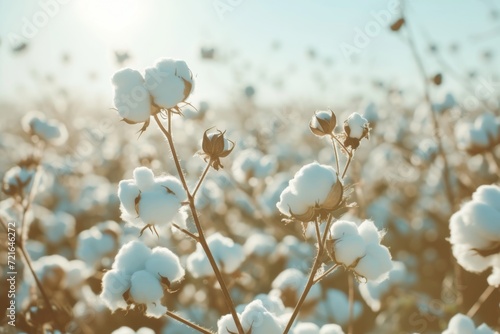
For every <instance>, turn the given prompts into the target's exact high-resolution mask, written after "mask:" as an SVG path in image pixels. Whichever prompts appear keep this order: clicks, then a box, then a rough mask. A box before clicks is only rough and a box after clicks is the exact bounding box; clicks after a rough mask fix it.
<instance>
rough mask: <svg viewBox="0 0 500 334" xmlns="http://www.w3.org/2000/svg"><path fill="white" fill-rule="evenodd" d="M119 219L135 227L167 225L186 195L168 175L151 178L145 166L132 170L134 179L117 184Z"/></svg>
mask: <svg viewBox="0 0 500 334" xmlns="http://www.w3.org/2000/svg"><path fill="white" fill-rule="evenodd" d="M118 197H119V199H120V203H121V205H120V210H121V212H122V215H121V217H122V219H123V220H125V221H127V222H129V223H131V224H133V225H135V226H137V227H141V226H143V225H148V224H149V225H155V224H163V223H169V222H171V221H172V220H173V219H174V218H175V216H176V215H177V214H178V213H179V209H180V208H181V203H182V202H183V201H185V200H186V192H185V191H184V189H183V188H182V184H181V182H180V181H179V180H178V179H176V178H174V177H172V176H161V177H156V178H155V177H154V175H153V171H151V169H149V168H147V167H138V168H136V169H135V170H134V179H130V180H122V181H120V183H119V185H118Z"/></svg>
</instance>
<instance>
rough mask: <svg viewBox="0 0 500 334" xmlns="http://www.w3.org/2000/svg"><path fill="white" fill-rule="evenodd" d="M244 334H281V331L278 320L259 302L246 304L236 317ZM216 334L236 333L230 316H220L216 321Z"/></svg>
mask: <svg viewBox="0 0 500 334" xmlns="http://www.w3.org/2000/svg"><path fill="white" fill-rule="evenodd" d="M238 316H239V318H240V321H241V325H242V326H243V330H244V331H245V333H252V334H269V333H281V331H282V330H283V328H282V326H281V323H280V321H279V319H278V318H277V317H276V316H275V315H273V314H272V313H270V312H269V311H268V310H267V309H266V308H265V307H264V305H263V304H262V302H261V301H260V300H254V301H252V302H251V303H250V304H248V305H247V306H246V307H245V309H244V311H243V312H242V313H241V315H240V314H239V315H238ZM217 328H218V330H217V333H218V334H230V333H237V332H238V330H237V329H236V325H235V324H234V320H233V318H232V316H231V315H230V314H227V315H224V316H222V317H221V318H220V319H219V321H217Z"/></svg>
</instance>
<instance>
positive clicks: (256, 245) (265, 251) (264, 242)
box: [243, 233, 278, 257]
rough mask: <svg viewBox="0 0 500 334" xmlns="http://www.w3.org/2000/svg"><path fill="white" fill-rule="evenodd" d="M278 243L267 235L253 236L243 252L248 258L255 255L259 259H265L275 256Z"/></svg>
mask: <svg viewBox="0 0 500 334" xmlns="http://www.w3.org/2000/svg"><path fill="white" fill-rule="evenodd" d="M277 244H278V242H277V241H276V239H275V238H274V237H273V236H272V235H270V234H265V233H257V234H252V235H251V236H250V237H249V238H248V239H247V241H245V245H243V250H244V251H245V255H246V256H250V255H254V256H259V257H265V256H269V255H271V254H273V253H274V252H275V251H276V245H277Z"/></svg>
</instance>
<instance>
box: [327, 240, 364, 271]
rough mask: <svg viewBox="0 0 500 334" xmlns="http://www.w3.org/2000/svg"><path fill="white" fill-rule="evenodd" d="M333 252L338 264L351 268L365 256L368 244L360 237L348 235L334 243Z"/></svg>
mask: <svg viewBox="0 0 500 334" xmlns="http://www.w3.org/2000/svg"><path fill="white" fill-rule="evenodd" d="M333 251H334V254H335V260H336V261H337V263H341V264H343V265H346V266H348V267H349V266H350V265H352V264H353V263H354V262H355V261H356V260H357V259H359V258H361V257H362V256H363V255H365V251H366V244H365V242H364V240H363V238H361V236H359V235H346V236H343V237H341V238H339V239H337V240H336V241H335V242H334V245H333Z"/></svg>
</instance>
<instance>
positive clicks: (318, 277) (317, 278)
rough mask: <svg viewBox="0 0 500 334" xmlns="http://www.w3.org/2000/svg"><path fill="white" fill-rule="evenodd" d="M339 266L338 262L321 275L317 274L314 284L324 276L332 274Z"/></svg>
mask: <svg viewBox="0 0 500 334" xmlns="http://www.w3.org/2000/svg"><path fill="white" fill-rule="evenodd" d="M338 267H339V265H338V264H335V265H333V266H331V267H330V268H328V269H327V270H325V272H324V273H322V274H321V275H319V276H317V277H316V278H314V284H316V283H318V282H319V281H321V280H322V279H323V278H325V277H326V276H328V275H330V274H331V273H332V272H334V271H335V269H337V268H338Z"/></svg>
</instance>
